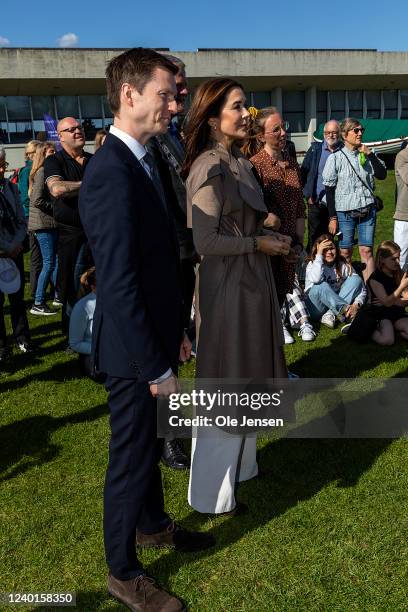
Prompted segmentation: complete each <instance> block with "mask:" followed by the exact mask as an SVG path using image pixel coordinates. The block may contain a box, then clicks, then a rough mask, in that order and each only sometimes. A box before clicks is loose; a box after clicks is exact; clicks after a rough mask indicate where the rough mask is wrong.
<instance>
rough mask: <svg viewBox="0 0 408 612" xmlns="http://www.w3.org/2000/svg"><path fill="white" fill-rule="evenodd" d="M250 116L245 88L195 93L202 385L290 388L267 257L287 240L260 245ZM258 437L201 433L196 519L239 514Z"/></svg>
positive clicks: (265, 238) (194, 480)
mask: <svg viewBox="0 0 408 612" xmlns="http://www.w3.org/2000/svg"><path fill="white" fill-rule="evenodd" d="M248 117H249V113H248V111H247V110H246V108H245V95H244V92H243V90H242V87H241V86H240V85H239V83H237V82H235V81H232V80H231V79H227V78H220V79H212V80H210V81H207V82H205V83H203V84H202V85H201V86H200V87H199V89H198V90H197V92H196V94H195V97H194V100H193V104H192V107H191V110H190V113H189V122H188V131H187V136H186V152H187V155H186V162H185V166H184V174H185V176H187V175H188V180H187V203H188V204H187V205H188V218H189V223H190V224H191V225H192V228H193V237H194V243H195V247H196V249H197V252H198V253H199V254H200V255H201V257H202V261H201V264H200V270H199V288H198V309H199V320H200V328H199V333H198V338H199V340H198V346H197V369H196V374H197V378H198V379H200V378H201V379H209V378H212V379H232V378H234V379H237V378H240V379H246V378H254V379H261V378H287V370H286V365H285V359H284V354H283V349H282V346H283V335H282V325H281V322H280V314H279V307H278V301H277V297H276V291H275V284H274V280H273V275H272V269H271V263H270V257H269V256H270V255H287V254H288V252H289V244H290V239H289V238H287V237H285V236H281V235H280V234H275V235H261V234H262V226H263V220H264V219H265V218H266V216H267V209H266V206H265V204H264V201H263V196H262V191H261V189H260V187H259V186H258V183H257V181H256V180H255V178H254V175H253V173H252V169H251V168H252V166H251V164H250V163H249V162H248V161H247V160H246V159H245V158H244V156H243V155H242V154H241V152H240V150H239V148H238V147H237V146H236V143H238V141H240V140H242V139H244V138H245V136H246V135H247V127H248ZM257 472H258V468H257V464H256V439H255V437H245V436H233V435H230V434H226V433H224V432H221V431H220V432H219V437H218V439H217V438H216V437H214V433H213V432H212V433H211V435H205V432H203V431H202V430H198V432H197V437H196V438H194V439H193V448H192V458H191V472H190V487H189V503H190V504H191V506H192V507H193V508H195V509H196V510H198V511H199V512H208V513H217V514H218V513H225V512H233V511H234V509H236V501H235V496H234V488H235V483H236V482H238V481H242V480H247V479H249V478H252V477H254V476H256V475H257Z"/></svg>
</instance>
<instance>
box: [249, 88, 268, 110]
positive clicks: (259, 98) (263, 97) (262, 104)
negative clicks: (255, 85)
mask: <svg viewBox="0 0 408 612" xmlns="http://www.w3.org/2000/svg"><path fill="white" fill-rule="evenodd" d="M252 95H253V100H254V102H253V104H254V106H255V107H256V108H266V107H267V106H270V105H271V92H270V91H254V92H253V93H252ZM247 100H250V98H247Z"/></svg>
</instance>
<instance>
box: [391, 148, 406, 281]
mask: <svg viewBox="0 0 408 612" xmlns="http://www.w3.org/2000/svg"><path fill="white" fill-rule="evenodd" d="M395 180H396V183H397V205H396V208H395V213H394V241H395V242H396V243H397V244H398V245H399V247H400V249H401V253H400V266H401V268H402V269H403V270H404V271H405V270H407V269H408V148H404V149H402V151H400V152H399V153H398V155H397V157H396V158H395Z"/></svg>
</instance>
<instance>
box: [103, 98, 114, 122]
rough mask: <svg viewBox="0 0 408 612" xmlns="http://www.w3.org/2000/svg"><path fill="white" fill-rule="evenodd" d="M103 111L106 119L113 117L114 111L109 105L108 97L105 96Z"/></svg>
mask: <svg viewBox="0 0 408 612" xmlns="http://www.w3.org/2000/svg"><path fill="white" fill-rule="evenodd" d="M103 110H104V112H105V117H106V118H108V117H113V114H112V111H111V109H110V106H109V104H108V100H107V98H106V96H103Z"/></svg>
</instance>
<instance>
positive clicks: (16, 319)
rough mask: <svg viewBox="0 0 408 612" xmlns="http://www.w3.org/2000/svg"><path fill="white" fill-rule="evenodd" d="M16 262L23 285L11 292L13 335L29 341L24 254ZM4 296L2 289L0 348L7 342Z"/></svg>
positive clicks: (0, 302)
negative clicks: (25, 299)
mask: <svg viewBox="0 0 408 612" xmlns="http://www.w3.org/2000/svg"><path fill="white" fill-rule="evenodd" d="M14 263H15V264H16V266H17V268H18V269H19V272H20V279H21V286H20V289H19V290H18V291H16V293H10V294H9V296H8V298H9V303H10V317H11V325H12V328H13V336H14V340H15V341H16V342H21V341H25V342H28V341H29V340H30V331H29V329H28V321H27V313H26V309H25V303H24V283H25V279H24V257H23V254H22V253H20V254H19V255H18V256H17V257H16V258H15V259H14ZM4 296H5V294H4V293H3V292H2V291H0V348H3V347H4V346H6V344H7V333H6V326H5V322H4V309H3V307H4Z"/></svg>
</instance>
